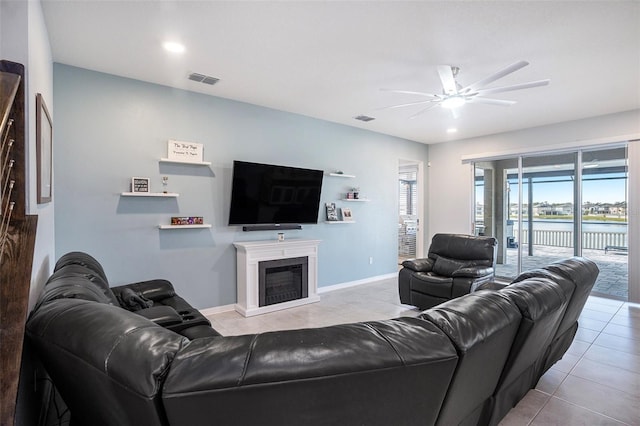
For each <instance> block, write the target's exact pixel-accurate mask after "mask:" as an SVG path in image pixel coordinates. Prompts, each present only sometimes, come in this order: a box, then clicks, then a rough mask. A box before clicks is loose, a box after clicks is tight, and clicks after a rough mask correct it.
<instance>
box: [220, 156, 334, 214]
mask: <svg viewBox="0 0 640 426" xmlns="http://www.w3.org/2000/svg"><path fill="white" fill-rule="evenodd" d="M323 175H324V173H323V171H322V170H312V169H301V168H297V167H287V166H276V165H273V164H260V163H249V162H246V161H234V162H233V180H232V184H231V207H230V211H229V225H267V224H309V223H318V212H319V208H320V192H321V190H322V178H323Z"/></svg>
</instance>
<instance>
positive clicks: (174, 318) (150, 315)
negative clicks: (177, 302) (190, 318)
mask: <svg viewBox="0 0 640 426" xmlns="http://www.w3.org/2000/svg"><path fill="white" fill-rule="evenodd" d="M136 314H138V315H142V316H143V317H145V318H147V319H149V320H151V321H153V322H155V323H156V324H158V325H161V326H163V327H166V326H168V325H175V324H180V323H181V322H182V316H181V315H180V314H179V313H177V312H176V310H175V309H173V308H172V307H171V306H165V305H159V306H152V307H150V308H146V309H140V310H138V311H136Z"/></svg>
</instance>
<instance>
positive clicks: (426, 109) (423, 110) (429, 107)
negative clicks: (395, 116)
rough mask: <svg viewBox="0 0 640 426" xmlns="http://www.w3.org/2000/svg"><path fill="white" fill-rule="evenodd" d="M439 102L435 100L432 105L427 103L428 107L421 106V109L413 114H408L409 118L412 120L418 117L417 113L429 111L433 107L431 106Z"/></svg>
mask: <svg viewBox="0 0 640 426" xmlns="http://www.w3.org/2000/svg"><path fill="white" fill-rule="evenodd" d="M439 104H440V103H439V102H436V103H434V104H433V105H429V106H428V107H426V108H423V109H421V110H420V111H418V112H416V113H415V114H413V115H412V116H410V117H409V118H410V119H412V120H413V119H414V118H416V117H418V116H419V115H422V114H424V113H425V112H427V111H429V110H430V109H431V108H433V107H435V106H437V105H439Z"/></svg>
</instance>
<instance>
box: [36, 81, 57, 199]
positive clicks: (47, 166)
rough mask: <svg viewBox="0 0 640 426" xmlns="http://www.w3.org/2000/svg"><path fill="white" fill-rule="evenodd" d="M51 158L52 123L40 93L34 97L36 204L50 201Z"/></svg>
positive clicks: (51, 193) (51, 188)
mask: <svg viewBox="0 0 640 426" xmlns="http://www.w3.org/2000/svg"><path fill="white" fill-rule="evenodd" d="M52 156H53V123H52V122H51V116H50V115H49V110H48V109H47V105H46V104H45V102H44V98H43V97H42V94H41V93H38V94H37V95H36V157H37V158H36V161H37V162H38V166H37V178H38V204H44V203H48V202H50V201H51V198H52V195H53V186H52V168H53V164H52Z"/></svg>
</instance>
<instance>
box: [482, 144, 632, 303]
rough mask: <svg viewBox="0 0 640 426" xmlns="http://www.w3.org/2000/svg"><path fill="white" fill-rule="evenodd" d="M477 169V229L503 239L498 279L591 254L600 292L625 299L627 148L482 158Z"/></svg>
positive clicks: (499, 246) (626, 285)
mask: <svg viewBox="0 0 640 426" xmlns="http://www.w3.org/2000/svg"><path fill="white" fill-rule="evenodd" d="M474 171H475V173H474V186H475V188H474V189H475V191H474V196H475V200H474V206H475V212H474V217H475V227H474V228H475V231H476V234H477V235H489V236H493V237H496V238H497V239H498V242H499V245H498V258H497V263H498V265H497V275H498V276H500V277H502V278H505V279H507V280H511V279H513V278H515V277H516V276H517V275H518V274H519V273H520V272H521V271H524V270H529V269H533V268H536V267H540V266H543V265H547V264H549V263H551V262H553V261H555V260H559V259H563V258H567V257H570V256H573V255H577V256H586V257H589V258H590V259H592V260H594V261H595V262H596V263H597V264H598V267H599V268H600V271H601V272H600V276H599V277H598V281H597V282H596V285H595V287H594V290H593V291H594V294H599V295H604V296H608V297H614V298H620V299H625V300H626V299H627V297H628V231H627V179H628V178H627V152H626V145H625V146H617V147H615V148H607V149H599V150H595V149H594V150H579V151H575V152H568V153H548V154H541V155H527V156H518V157H513V158H502V159H496V160H491V161H480V162H476V163H474Z"/></svg>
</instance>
